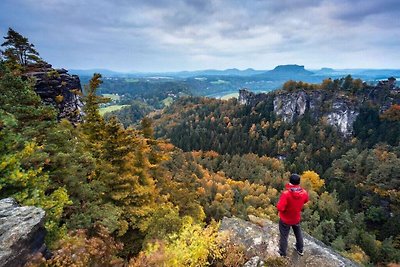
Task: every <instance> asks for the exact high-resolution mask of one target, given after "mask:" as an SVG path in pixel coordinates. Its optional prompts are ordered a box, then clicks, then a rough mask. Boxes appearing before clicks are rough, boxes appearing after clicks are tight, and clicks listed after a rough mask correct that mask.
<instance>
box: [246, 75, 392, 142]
mask: <svg viewBox="0 0 400 267" xmlns="http://www.w3.org/2000/svg"><path fill="white" fill-rule="evenodd" d="M395 81H396V80H395V79H394V78H389V80H387V81H381V82H379V83H378V85H376V86H370V87H367V88H366V89H364V90H362V91H360V92H358V93H357V94H356V95H352V96H350V95H345V94H344V93H343V92H340V91H339V92H331V91H326V90H309V91H305V90H299V91H295V92H286V91H280V92H272V93H269V94H265V93H261V94H254V93H252V92H249V91H247V90H245V89H242V90H239V102H240V103H241V104H244V105H249V106H256V105H257V104H258V103H259V102H261V101H265V100H266V99H271V98H272V101H273V106H274V113H275V114H276V115H277V116H279V117H281V118H282V120H283V121H285V122H288V123H291V122H293V121H294V120H296V119H297V118H300V117H302V116H304V115H305V114H309V115H310V116H311V117H312V118H313V119H314V120H316V121H318V120H320V119H323V120H325V121H326V122H327V123H328V124H329V125H332V126H334V127H336V128H337V129H339V131H340V132H341V133H342V134H343V135H344V136H350V135H351V134H352V130H353V123H354V121H355V120H356V119H357V116H358V115H359V113H360V109H361V107H362V106H364V105H369V104H372V105H376V106H378V107H379V109H380V111H381V112H383V111H385V110H387V109H388V108H389V107H390V106H391V105H392V104H399V103H400V89H399V88H396V87H395Z"/></svg>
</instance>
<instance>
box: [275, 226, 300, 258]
mask: <svg viewBox="0 0 400 267" xmlns="http://www.w3.org/2000/svg"><path fill="white" fill-rule="evenodd" d="M290 227H292V229H293V232H294V235H295V237H296V248H297V250H298V251H300V252H303V247H304V244H303V235H302V234H301V228H300V223H298V224H295V225H289V224H286V223H284V222H282V220H279V233H280V239H279V254H280V255H281V256H286V250H287V247H288V238H289V232H290Z"/></svg>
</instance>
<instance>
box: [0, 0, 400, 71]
mask: <svg viewBox="0 0 400 267" xmlns="http://www.w3.org/2000/svg"><path fill="white" fill-rule="evenodd" d="M396 2H397V0H381V1H377V0H375V1H373V0H280V1H271V0H247V1H241V0H229V1H227V0H208V1H205V0H143V1H130V0H114V1H112V0H96V1H95V0H86V1H80V0H41V1H35V0H2V1H1V2H0V31H1V32H2V33H5V32H6V29H7V27H8V26H11V27H14V28H15V29H16V30H17V31H20V32H21V33H22V34H24V35H26V36H28V37H29V39H30V40H31V41H32V42H34V43H35V44H36V45H37V47H38V49H39V50H40V51H41V52H42V53H41V54H42V56H44V57H45V59H47V60H48V61H49V62H53V63H54V64H56V65H59V66H65V67H74V68H77V67H81V68H90V67H103V68H111V69H116V70H132V69H135V70H144V71H149V70H150V71H151V70H153V71H158V70H183V69H202V68H230V67H242V68H247V67H253V68H263V69H265V68H272V67H273V66H274V65H278V64H285V63H298V64H304V65H306V67H312V68H314V67H323V66H333V67H342V68H348V67H363V66H364V67H377V68H379V67H398V62H399V59H400V58H399V57H400V56H399V54H398V53H396V51H398V49H399V48H400V38H399V37H400V36H399V35H400V31H399V28H400V22H399V19H398V18H397V14H398V13H399V11H400V10H399V9H400V7H399V5H398V4H397V3H396ZM41 48H42V49H41ZM382 55H383V56H384V57H382ZM388 55H390V56H388ZM365 57H367V58H365Z"/></svg>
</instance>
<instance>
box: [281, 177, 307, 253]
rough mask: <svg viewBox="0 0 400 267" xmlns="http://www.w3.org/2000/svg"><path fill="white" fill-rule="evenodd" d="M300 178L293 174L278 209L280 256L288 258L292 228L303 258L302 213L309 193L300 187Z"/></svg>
mask: <svg viewBox="0 0 400 267" xmlns="http://www.w3.org/2000/svg"><path fill="white" fill-rule="evenodd" d="M299 184H300V176H299V175H298V174H292V175H291V176H290V183H288V184H287V185H286V190H284V191H283V193H282V194H281V197H280V198H279V201H278V204H277V205H276V207H277V208H278V211H279V218H280V220H279V232H280V239H279V254H280V255H281V256H283V257H284V256H286V250H287V246H288V237H289V231H290V227H291V228H292V229H293V232H294V235H295V236H296V245H295V249H296V251H297V253H298V254H299V255H301V256H303V247H304V244H303V235H302V234H301V228H300V213H301V210H302V209H303V206H304V204H305V203H307V202H308V193H307V191H306V190H304V189H303V188H301V187H300V186H299Z"/></svg>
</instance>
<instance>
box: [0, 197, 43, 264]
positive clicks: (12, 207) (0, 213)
mask: <svg viewBox="0 0 400 267" xmlns="http://www.w3.org/2000/svg"><path fill="white" fill-rule="evenodd" d="M44 218H45V212H44V211H43V210H42V209H40V208H35V207H20V206H19V205H18V204H17V203H16V202H15V200H14V199H12V198H6V199H2V200H0V266H1V267H3V266H13V267H14V266H23V265H24V264H25V263H26V262H27V260H28V259H29V257H30V256H31V255H33V254H35V253H38V252H43V251H44V250H45V245H44V237H45V229H44V226H43V225H44Z"/></svg>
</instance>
